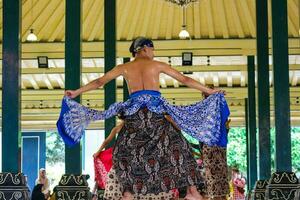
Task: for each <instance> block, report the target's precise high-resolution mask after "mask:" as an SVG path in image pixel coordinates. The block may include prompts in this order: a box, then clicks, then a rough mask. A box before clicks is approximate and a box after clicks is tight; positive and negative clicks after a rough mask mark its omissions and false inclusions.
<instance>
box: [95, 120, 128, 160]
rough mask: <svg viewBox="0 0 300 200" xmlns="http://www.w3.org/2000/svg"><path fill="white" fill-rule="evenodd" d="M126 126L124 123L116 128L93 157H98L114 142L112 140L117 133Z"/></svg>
mask: <svg viewBox="0 0 300 200" xmlns="http://www.w3.org/2000/svg"><path fill="white" fill-rule="evenodd" d="M123 126H124V121H122V122H121V123H120V124H119V125H117V126H115V127H114V128H113V129H112V130H111V132H110V134H109V136H108V137H107V138H106V139H105V140H104V142H103V143H102V144H101V146H100V148H99V149H98V151H97V152H96V153H95V154H94V155H93V156H94V157H97V155H98V154H99V153H100V152H101V151H102V150H103V149H104V148H105V147H106V146H107V145H108V144H109V143H110V142H111V141H112V139H113V138H114V137H115V136H116V134H117V133H119V132H120V131H121V129H122V128H123Z"/></svg>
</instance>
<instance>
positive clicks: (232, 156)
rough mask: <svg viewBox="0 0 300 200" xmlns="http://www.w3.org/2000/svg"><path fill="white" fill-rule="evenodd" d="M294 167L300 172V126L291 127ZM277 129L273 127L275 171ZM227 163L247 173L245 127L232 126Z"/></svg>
mask: <svg viewBox="0 0 300 200" xmlns="http://www.w3.org/2000/svg"><path fill="white" fill-rule="evenodd" d="M291 145H292V167H293V171H294V172H300V127H294V128H291ZM274 159H275V129H274V128H272V129H271V166H272V172H274V171H275V168H274V166H275V162H274ZM227 163H228V165H229V166H232V167H237V168H239V169H240V171H241V172H242V173H243V174H245V175H246V171H247V156H246V130H245V128H231V129H230V131H229V134H228V146H227Z"/></svg>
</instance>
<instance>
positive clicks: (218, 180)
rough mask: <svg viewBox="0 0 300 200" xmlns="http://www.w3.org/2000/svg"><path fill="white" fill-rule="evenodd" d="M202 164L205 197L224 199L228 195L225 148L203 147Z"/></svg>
mask: <svg viewBox="0 0 300 200" xmlns="http://www.w3.org/2000/svg"><path fill="white" fill-rule="evenodd" d="M203 164H204V168H205V182H206V194H207V197H209V198H211V199H213V198H216V197H226V196H227V195H229V182H228V176H227V173H228V169H227V159H226V148H224V147H218V146H213V147H209V146H207V145H203Z"/></svg>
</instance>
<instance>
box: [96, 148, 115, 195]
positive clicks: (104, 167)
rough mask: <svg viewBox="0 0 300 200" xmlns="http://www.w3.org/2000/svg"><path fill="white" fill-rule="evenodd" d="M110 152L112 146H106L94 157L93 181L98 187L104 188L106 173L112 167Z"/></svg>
mask: <svg viewBox="0 0 300 200" xmlns="http://www.w3.org/2000/svg"><path fill="white" fill-rule="evenodd" d="M112 153H113V148H108V149H106V150H104V151H101V152H100V153H99V154H98V156H97V157H94V169H95V181H96V183H97V185H98V188H101V189H105V183H106V180H107V174H108V172H109V171H110V169H111V168H112Z"/></svg>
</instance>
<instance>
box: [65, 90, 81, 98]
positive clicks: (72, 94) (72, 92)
mask: <svg viewBox="0 0 300 200" xmlns="http://www.w3.org/2000/svg"><path fill="white" fill-rule="evenodd" d="M78 95H79V93H78V92H77V90H66V91H65V96H67V97H70V98H72V99H73V98H75V97H77V96H78Z"/></svg>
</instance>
